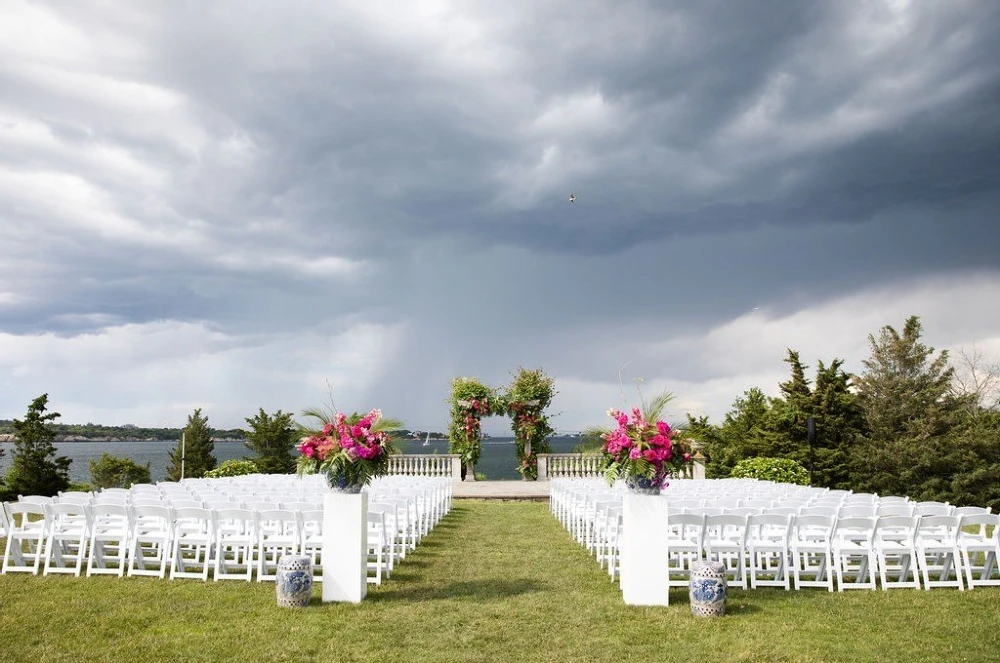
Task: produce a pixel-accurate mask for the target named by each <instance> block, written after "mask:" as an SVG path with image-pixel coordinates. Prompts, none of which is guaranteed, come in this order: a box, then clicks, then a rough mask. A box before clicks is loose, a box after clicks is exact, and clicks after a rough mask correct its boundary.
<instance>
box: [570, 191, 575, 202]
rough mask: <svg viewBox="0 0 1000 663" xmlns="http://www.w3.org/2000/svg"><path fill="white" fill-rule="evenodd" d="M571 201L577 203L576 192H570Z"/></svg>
mask: <svg viewBox="0 0 1000 663" xmlns="http://www.w3.org/2000/svg"><path fill="white" fill-rule="evenodd" d="M569 202H571V203H575V202H576V194H575V193H571V194H569Z"/></svg>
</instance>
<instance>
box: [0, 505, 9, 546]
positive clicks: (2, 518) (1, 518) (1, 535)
mask: <svg viewBox="0 0 1000 663" xmlns="http://www.w3.org/2000/svg"><path fill="white" fill-rule="evenodd" d="M7 522H8V518H7V503H6V502H0V539H6V538H7V528H8V525H7Z"/></svg>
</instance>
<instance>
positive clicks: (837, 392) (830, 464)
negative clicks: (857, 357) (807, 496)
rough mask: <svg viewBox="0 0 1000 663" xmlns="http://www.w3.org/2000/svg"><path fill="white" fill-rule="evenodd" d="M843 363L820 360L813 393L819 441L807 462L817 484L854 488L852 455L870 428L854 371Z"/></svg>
mask: <svg viewBox="0 0 1000 663" xmlns="http://www.w3.org/2000/svg"><path fill="white" fill-rule="evenodd" d="M843 363H844V362H843V361H842V360H840V359H834V360H833V361H832V362H830V365H829V366H825V365H824V364H823V362H822V361H819V362H817V368H816V386H815V388H814V389H813V393H812V414H813V416H814V417H815V420H816V443H815V445H814V446H813V449H812V457H811V458H810V464H809V465H807V467H811V469H812V477H813V478H812V485H814V486H825V487H827V488H840V489H847V488H853V485H852V484H851V458H852V457H853V456H854V454H856V453H857V451H858V448H859V445H860V444H861V442H862V440H863V439H864V436H865V433H866V431H867V428H866V425H865V417H864V413H863V412H862V410H861V405H860V404H859V403H858V396H857V394H855V393H854V392H853V391H852V390H851V375H850V374H848V373H845V372H844V371H843V370H842V369H841V366H843Z"/></svg>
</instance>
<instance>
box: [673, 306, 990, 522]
mask: <svg viewBox="0 0 1000 663" xmlns="http://www.w3.org/2000/svg"><path fill="white" fill-rule="evenodd" d="M921 333H922V327H921V324H920V320H919V318H917V317H915V316H914V317H911V318H909V319H908V320H906V322H905V323H904V325H903V328H902V330H900V331H897V330H896V329H894V328H893V327H891V326H888V325H887V326H885V327H883V328H882V329H881V330H880V331H879V333H878V335H877V336H876V335H874V334H872V335H869V338H868V340H869V344H870V346H871V355H870V356H869V357H868V358H867V359H865V360H864V361H863V366H864V370H863V371H862V373H861V374H860V375H852V374H849V373H847V372H845V371H844V370H843V368H842V366H843V360H841V359H833V360H832V361H830V362H829V364H825V363H824V362H823V361H818V362H817V367H816V373H815V378H814V379H813V380H810V379H808V378H807V377H806V369H807V368H808V367H807V366H806V365H804V364H803V363H802V361H801V359H800V356H799V353H798V352H796V351H795V350H791V349H789V350H788V354H787V356H786V358H785V362H786V363H787V364H788V366H789V369H790V376H789V379H788V380H787V381H785V382H782V383H780V384H779V392H780V393H779V395H778V396H776V397H767V396H765V395H764V393H763V392H762V391H761V390H760V389H759V388H757V387H754V388H751V389H748V390H747V391H745V392H744V393H743V395H742V396H740V397H739V398H737V399H736V400H735V402H734V403H733V405H732V409H731V410H730V411H729V412H728V413H727V414H726V415H725V417H724V419H723V421H722V423H721V424H719V425H714V424H712V423H710V422H709V421H708V419H707V418H706V417H704V416H702V417H697V418H696V417H692V416H690V415H688V435H689V436H690V437H693V438H694V439H696V440H698V441H700V443H701V445H702V451H703V453H704V455H705V456H706V459H707V462H706V476H707V477H709V478H714V477H728V476H730V474H731V473H732V471H733V468H734V467H735V466H736V465H737V463H739V462H740V461H741V460H744V459H747V458H757V457H777V458H787V459H792V460H795V461H797V462H798V463H800V464H801V465H802V466H803V467H804V468H805V469H806V470H807V471H808V472H809V474H810V483H811V484H812V485H815V486H826V487H830V488H842V489H851V490H854V491H866V492H875V493H879V494H882V495H907V496H909V497H911V498H913V499H918V500H941V501H947V502H951V503H952V504H959V505H976V506H989V507H992V508H993V509H994V511H996V510H1000V481H998V480H997V477H1000V407H998V405H1000V403H998V386H1000V369H998V367H997V366H996V365H995V364H988V363H987V362H985V361H984V358H983V356H982V355H981V354H979V353H977V352H975V351H973V352H971V353H967V352H964V351H963V352H962V353H961V357H960V359H961V364H960V365H959V367H958V368H959V369H960V370H956V367H954V366H951V365H950V364H949V357H948V353H947V352H946V351H941V352H939V353H936V354H935V351H934V348H931V347H928V346H926V345H924V344H923V343H921V341H920V337H921ZM810 418H811V419H812V421H813V424H814V427H815V442H814V443H813V444H810V442H809V420H810Z"/></svg>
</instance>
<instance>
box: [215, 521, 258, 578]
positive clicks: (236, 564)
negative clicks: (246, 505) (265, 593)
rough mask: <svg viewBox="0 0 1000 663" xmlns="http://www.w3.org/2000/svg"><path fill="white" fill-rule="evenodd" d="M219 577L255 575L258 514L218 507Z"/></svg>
mask: <svg viewBox="0 0 1000 663" xmlns="http://www.w3.org/2000/svg"><path fill="white" fill-rule="evenodd" d="M213 515H214V517H215V571H214V575H215V579H216V580H229V579H234V580H246V581H247V582H249V581H250V580H252V579H253V567H254V560H255V554H256V550H257V514H256V513H255V512H253V511H250V510H248V509H238V508H237V509H214V510H213Z"/></svg>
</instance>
